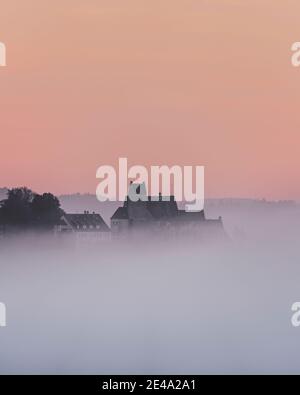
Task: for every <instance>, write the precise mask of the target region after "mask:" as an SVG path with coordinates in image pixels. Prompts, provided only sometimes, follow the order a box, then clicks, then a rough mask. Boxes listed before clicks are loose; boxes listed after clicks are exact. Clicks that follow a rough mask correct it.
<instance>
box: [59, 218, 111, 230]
mask: <svg viewBox="0 0 300 395" xmlns="http://www.w3.org/2000/svg"><path fill="white" fill-rule="evenodd" d="M63 218H64V219H65V221H66V222H67V224H68V225H69V226H71V227H72V228H73V230H75V231H80V232H82V231H84V232H95V231H96V232H97V231H98V232H109V231H110V229H109V227H108V226H107V225H106V223H105V222H104V220H103V219H102V217H101V215H100V214H65V215H64V216H63Z"/></svg>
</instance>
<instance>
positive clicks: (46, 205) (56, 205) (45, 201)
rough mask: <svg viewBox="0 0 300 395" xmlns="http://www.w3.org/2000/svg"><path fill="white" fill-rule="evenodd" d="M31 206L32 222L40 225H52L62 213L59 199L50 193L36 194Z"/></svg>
mask: <svg viewBox="0 0 300 395" xmlns="http://www.w3.org/2000/svg"><path fill="white" fill-rule="evenodd" d="M31 208H32V219H33V222H34V224H36V225H41V226H47V227H48V226H49V227H52V226H54V225H55V224H56V223H57V221H58V220H59V219H60V218H61V216H62V214H63V210H62V209H61V208H60V202H59V200H58V199H57V197H55V196H54V195H52V193H44V194H43V195H37V194H36V195H35V196H34V198H33V200H32V203H31Z"/></svg>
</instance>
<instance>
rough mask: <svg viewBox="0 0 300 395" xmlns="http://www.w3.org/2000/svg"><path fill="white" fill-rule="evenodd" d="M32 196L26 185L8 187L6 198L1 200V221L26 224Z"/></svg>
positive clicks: (29, 214)
mask: <svg viewBox="0 0 300 395" xmlns="http://www.w3.org/2000/svg"><path fill="white" fill-rule="evenodd" d="M33 197H34V193H33V192H32V191H31V190H30V189H28V188H26V187H23V188H13V189H9V190H8V195H7V199H5V200H3V201H2V202H1V218H2V221H3V222H4V223H6V224H11V225H23V226H24V225H28V224H29V223H30V221H31V216H32V215H31V202H32V200H33Z"/></svg>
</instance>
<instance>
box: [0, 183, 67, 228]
mask: <svg viewBox="0 0 300 395" xmlns="http://www.w3.org/2000/svg"><path fill="white" fill-rule="evenodd" d="M0 206H1V208H0V219H1V222H2V223H4V224H6V225H14V226H19V227H35V226H39V227H45V228H52V227H53V226H54V225H55V224H56V223H57V221H58V220H59V219H60V217H61V216H62V215H63V213H64V212H63V210H62V209H61V208H60V202H59V200H58V199H57V197H55V196H54V195H52V194H51V193H44V194H43V195H38V194H36V193H34V192H32V191H31V190H30V189H28V188H26V187H23V188H13V189H10V190H9V191H8V195H7V199H5V200H3V201H2V202H1V203H0Z"/></svg>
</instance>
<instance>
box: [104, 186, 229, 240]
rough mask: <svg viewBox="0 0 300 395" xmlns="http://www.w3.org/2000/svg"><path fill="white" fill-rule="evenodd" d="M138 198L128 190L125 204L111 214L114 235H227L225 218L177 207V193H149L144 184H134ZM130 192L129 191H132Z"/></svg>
mask: <svg viewBox="0 0 300 395" xmlns="http://www.w3.org/2000/svg"><path fill="white" fill-rule="evenodd" d="M130 188H132V189H134V191H135V192H136V193H137V194H138V195H139V197H140V198H139V199H135V200H134V201H133V200H131V199H130V197H129V195H130V193H128V196H127V199H126V200H125V202H124V204H123V206H122V207H119V208H118V209H117V210H116V211H115V213H114V214H113V216H112V217H111V233H112V237H114V238H127V237H131V236H135V237H136V236H142V235H150V234H152V235H155V234H156V235H159V236H160V237H161V236H171V237H176V236H187V237H190V236H196V237H199V236H200V237H202V238H203V237H204V238H207V237H209V236H211V235H214V236H215V235H224V229H223V223H222V218H221V217H219V218H218V219H206V218H205V214H204V210H202V211H197V212H187V211H185V210H180V209H178V205H177V202H176V200H175V198H174V196H167V197H165V196H162V195H161V194H159V196H157V197H153V196H147V194H146V190H145V186H144V184H131V185H130ZM129 192H130V190H129Z"/></svg>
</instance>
